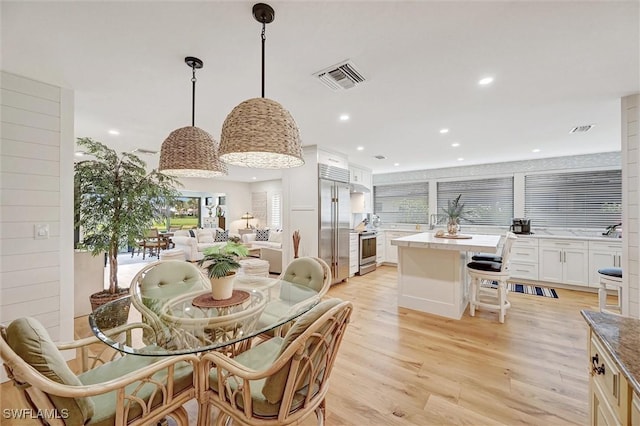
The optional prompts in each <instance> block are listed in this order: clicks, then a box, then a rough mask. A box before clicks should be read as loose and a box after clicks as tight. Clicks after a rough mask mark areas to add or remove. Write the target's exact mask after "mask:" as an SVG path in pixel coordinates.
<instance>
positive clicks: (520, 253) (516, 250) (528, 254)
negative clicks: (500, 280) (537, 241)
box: [511, 245, 538, 262]
mask: <svg viewBox="0 0 640 426" xmlns="http://www.w3.org/2000/svg"><path fill="white" fill-rule="evenodd" d="M511 260H512V261H525V262H537V261H538V247H529V246H524V247H522V246H515V245H514V246H513V247H512V248H511Z"/></svg>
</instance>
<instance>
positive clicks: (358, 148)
mask: <svg viewBox="0 0 640 426" xmlns="http://www.w3.org/2000/svg"><path fill="white" fill-rule="evenodd" d="M356 149H357V150H358V151H363V150H364V146H359V147H357V148H356Z"/></svg>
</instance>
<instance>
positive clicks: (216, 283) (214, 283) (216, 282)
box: [210, 272, 235, 300]
mask: <svg viewBox="0 0 640 426" xmlns="http://www.w3.org/2000/svg"><path fill="white" fill-rule="evenodd" d="M234 278H235V272H234V273H233V274H231V275H227V276H226V277H222V278H210V280H211V295H212V296H213V298H214V299H216V300H223V299H229V298H230V297H231V296H232V295H233V280H234Z"/></svg>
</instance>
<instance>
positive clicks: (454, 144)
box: [451, 142, 460, 148]
mask: <svg viewBox="0 0 640 426" xmlns="http://www.w3.org/2000/svg"><path fill="white" fill-rule="evenodd" d="M451 146H452V147H454V148H457V147H459V146H460V143H459V142H454V143H452V144H451Z"/></svg>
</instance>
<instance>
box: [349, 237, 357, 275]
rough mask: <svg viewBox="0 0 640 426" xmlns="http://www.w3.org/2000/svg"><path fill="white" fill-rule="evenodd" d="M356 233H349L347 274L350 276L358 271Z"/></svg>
mask: <svg viewBox="0 0 640 426" xmlns="http://www.w3.org/2000/svg"><path fill="white" fill-rule="evenodd" d="M358 250H359V247H358V234H355V233H351V234H349V276H350V277H352V276H354V275H355V274H356V273H357V272H358V266H359V257H358Z"/></svg>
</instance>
